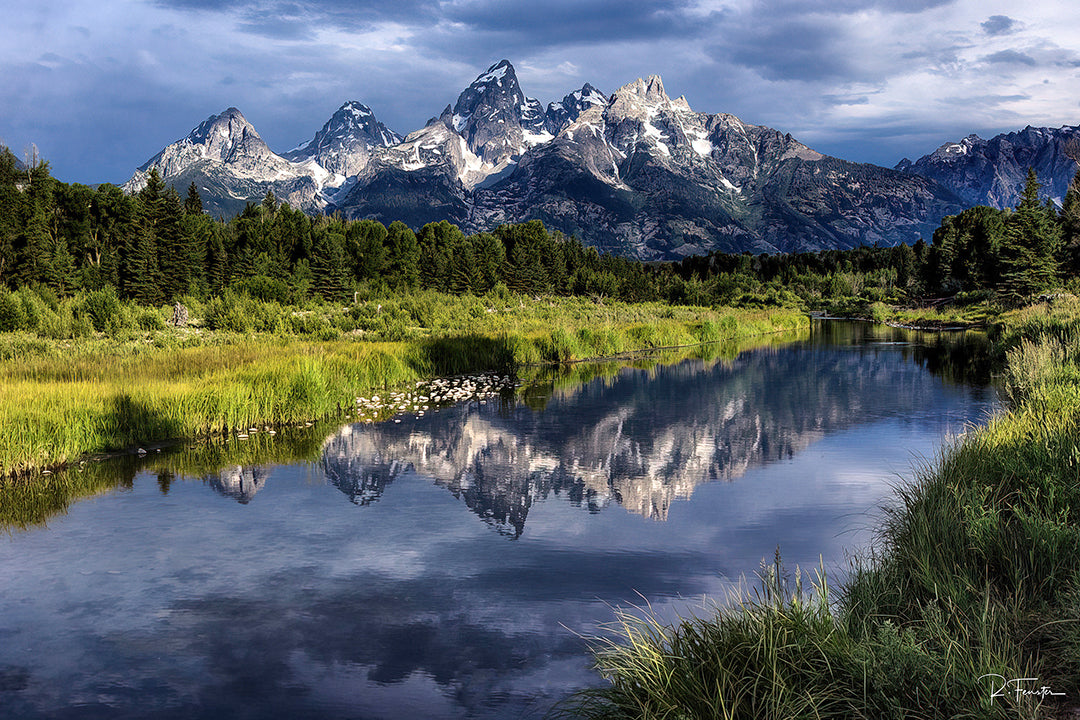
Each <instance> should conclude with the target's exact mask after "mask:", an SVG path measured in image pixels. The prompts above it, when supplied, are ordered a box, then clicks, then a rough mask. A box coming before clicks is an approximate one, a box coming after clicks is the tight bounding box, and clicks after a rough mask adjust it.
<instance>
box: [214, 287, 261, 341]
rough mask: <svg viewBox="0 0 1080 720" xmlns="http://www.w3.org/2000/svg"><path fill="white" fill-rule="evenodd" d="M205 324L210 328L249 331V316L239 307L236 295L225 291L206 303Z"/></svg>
mask: <svg viewBox="0 0 1080 720" xmlns="http://www.w3.org/2000/svg"><path fill="white" fill-rule="evenodd" d="M205 320H206V326H207V327H208V328H210V329H211V330H223V331H225V332H235V333H246V332H250V331H251V317H250V316H249V315H248V314H247V313H245V312H244V310H243V308H242V307H240V303H239V302H238V300H237V297H236V295H234V294H233V293H232V292H229V291H226V293H225V294H224V295H223V296H220V297H215V298H211V299H210V302H208V303H206V318H205Z"/></svg>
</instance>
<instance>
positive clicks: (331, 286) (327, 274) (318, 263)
mask: <svg viewBox="0 0 1080 720" xmlns="http://www.w3.org/2000/svg"><path fill="white" fill-rule="evenodd" d="M311 242H312V248H311V273H312V275H313V276H314V289H315V292H317V293H319V295H321V296H322V297H323V299H325V300H340V299H341V298H342V296H343V295H344V294H345V285H346V269H345V262H346V261H345V236H344V235H342V234H340V233H338V232H335V231H333V230H329V229H326V228H319V229H318V230H317V231H316V232H315V233H313V236H312V239H311Z"/></svg>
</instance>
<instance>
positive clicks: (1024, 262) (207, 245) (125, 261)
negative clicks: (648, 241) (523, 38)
mask: <svg viewBox="0 0 1080 720" xmlns="http://www.w3.org/2000/svg"><path fill="white" fill-rule="evenodd" d="M1078 271H1080V173H1078V174H1077V178H1076V179H1074V180H1073V183H1072V184H1071V186H1070V188H1069V191H1068V194H1067V196H1066V198H1065V201H1064V205H1063V207H1062V208H1061V209H1060V210H1059V209H1058V208H1057V207H1056V206H1055V205H1053V204H1051V203H1050V202H1049V201H1047V202H1042V201H1040V199H1039V185H1038V182H1037V181H1036V180H1035V175H1034V172H1030V173H1029V176H1028V181H1027V184H1026V187H1025V189H1024V192H1023V195H1022V197H1021V200H1020V202H1019V204H1018V206H1017V207H1016V208H1015V209H1013V210H996V209H993V208H988V207H976V208H971V209H969V210H965V211H964V212H962V213H960V214H959V215H956V216H952V217H948V218H946V219H945V220H944V221H943V222H942V225H941V227H940V228H939V229H938V230H937V231H936V232H935V233H934V236H933V242H932V244H927V243H926V242H924V241H922V240H920V241H919V242H918V243H916V244H915V245H914V246H909V245H899V246H896V247H889V248H878V247H861V248H856V249H854V250H846V251H840V250H830V251H821V252H816V253H800V254H782V255H757V256H754V255H751V254H749V253H743V254H738V255H729V254H724V253H712V254H710V255H707V256H699V257H692V258H687V259H685V260H683V261H680V262H675V263H641V262H637V261H633V260H627V259H625V258H619V257H614V256H609V255H600V254H599V253H597V251H596V250H595V249H594V248H589V247H585V246H583V245H582V244H581V242H580V241H578V240H577V239H576V238H572V237H566V236H564V235H562V234H561V233H559V232H549V231H547V230H546V229H545V228H544V226H543V224H542V223H541V222H540V221H535V220H534V221H529V222H525V223H521V224H516V225H503V226H500V227H498V228H495V229H494V230H493V231H492V232H490V233H478V234H475V235H469V236H466V235H465V234H464V233H462V232H461V231H460V230H459V229H458V228H457V227H455V226H454V225H452V224H450V223H448V222H445V221H444V222H440V223H431V224H428V225H425V226H424V227H423V228H421V229H420V230H419V231H418V232H414V231H413V230H411V229H410V228H409V227H407V226H406V225H404V224H403V223H401V222H392V223H390V225H389V226H384V225H383V224H382V223H379V222H377V221H374V220H357V221H347V220H343V219H341V218H339V217H327V216H309V215H307V214H305V213H303V212H301V211H299V210H294V209H292V208H290V207H289V206H288V205H284V204H280V203H278V202H277V201H276V199H275V198H274V196H273V194H272V193H271V192H267V195H266V197H265V198H264V199H263V201H262V203H260V204H256V203H249V204H248V206H247V207H246V208H245V210H244V211H243V212H242V213H240V214H239V215H238V216H237V217H235V218H232V219H230V220H227V221H226V220H222V219H214V218H211V217H209V216H208V215H206V214H205V213H204V212H203V208H202V201H201V198H200V196H199V192H198V189H197V188H196V187H195V185H194V184H192V185H191V186H190V187H189V188H188V191H187V195H186V197H184V198H181V196H180V194H179V193H178V192H177V191H176V190H175V189H173V188H171V187H167V186H166V184H165V183H164V182H163V181H162V179H161V177H160V176H159V175H158V173H157V171H156V170H154V171H152V172H151V173H150V176H149V178H148V181H147V184H146V187H145V188H143V189H142V190H141V191H139V192H138V193H136V194H134V195H127V194H126V193H124V192H123V191H122V190H121V189H120V188H118V187H116V186H114V185H110V184H103V185H101V186H98V187H97V188H90V187H87V186H85V185H79V184H67V183H63V182H59V181H57V180H55V179H54V178H52V177H51V176H50V174H49V168H48V164H47V163H45V162H39V163H30V164H29V165H27V166H21V165H20V164H19V163H17V162H16V159H15V157H14V155H13V154H12V153H11V152H10V151H8V150H7V149H6V148H2V149H0V286H6V287H8V288H11V289H16V288H23V287H39V288H48V289H49V290H51V291H52V292H53V293H55V294H56V295H58V296H60V297H63V296H68V295H72V294H74V293H77V292H79V291H94V290H101V289H105V288H111V289H113V290H115V291H116V293H117V296H118V297H119V298H121V299H125V300H131V301H135V302H137V303H141V304H145V305H161V304H163V303H171V302H173V301H174V300H176V299H178V298H181V297H184V296H189V295H190V296H194V297H200V298H208V297H212V296H217V295H220V294H222V293H223V292H224V291H226V290H227V289H232V290H234V291H236V292H242V293H246V294H248V295H250V296H251V297H254V298H257V299H261V300H270V301H276V302H280V303H283V304H284V303H297V302H304V301H306V300H308V299H315V298H322V299H325V300H329V301H344V300H348V299H351V297H352V292H353V291H354V290H356V289H358V288H361V287H364V288H371V287H375V288H378V287H383V288H385V289H387V290H389V291H409V290H412V289H434V290H439V291H443V292H449V293H458V294H461V293H474V294H481V293H485V292H487V291H489V290H491V289H492V288H494V287H495V286H496V285H498V284H500V283H501V284H504V285H505V286H506V287H507V288H509V289H510V290H512V291H515V292H520V293H528V294H561V295H568V294H577V295H591V296H594V297H598V298H603V297H612V298H617V299H621V300H626V301H647V300H663V301H668V302H673V303H682V304H701V305H709V304H717V303H720V304H734V305H784V304H791V303H803V304H810V305H813V304H814V303H816V302H819V301H820V302H824V301H825V300H827V299H829V298H837V297H861V296H865V297H867V298H868V299H870V300H893V301H904V300H910V299H912V298H917V297H928V296H940V295H950V294H955V293H957V292H968V291H992V292H994V293H998V294H1000V296H1002V297H1005V298H1013V299H1015V298H1022V297H1025V296H1029V295H1030V294H1032V293H1034V292H1036V291H1039V290H1042V289H1045V288H1048V287H1052V286H1054V285H1055V284H1056V283H1058V282H1060V280H1061V279H1062V278H1063V276H1069V277H1075V276H1076V275H1077V273H1078Z"/></svg>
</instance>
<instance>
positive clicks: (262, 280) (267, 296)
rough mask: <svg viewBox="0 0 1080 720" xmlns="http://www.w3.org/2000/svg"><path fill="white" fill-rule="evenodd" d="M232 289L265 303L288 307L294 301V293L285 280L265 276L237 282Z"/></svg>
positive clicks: (256, 276)
mask: <svg viewBox="0 0 1080 720" xmlns="http://www.w3.org/2000/svg"><path fill="white" fill-rule="evenodd" d="M232 289H233V290H234V291H236V292H237V293H239V294H242V295H247V296H248V297H250V298H253V299H255V300H262V301H263V302H275V303H278V304H280V305H287V304H289V303H290V302H291V301H292V291H291V290H290V289H289V286H288V285H286V284H285V282H284V281H283V280H279V279H277V278H271V277H266V276H265V275H255V276H253V277H248V278H244V279H242V280H237V281H236V282H234V283H233V284H232Z"/></svg>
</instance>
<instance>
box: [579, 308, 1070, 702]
mask: <svg viewBox="0 0 1080 720" xmlns="http://www.w3.org/2000/svg"><path fill="white" fill-rule="evenodd" d="M994 335H995V341H996V352H997V353H998V354H999V356H1000V357H1002V358H1004V359H1005V387H1006V394H1007V396H1008V399H1009V401H1010V410H1009V411H1008V412H1007V413H1004V414H1003V415H1001V416H1000V417H998V418H996V419H994V420H993V421H992V422H991V423H990V424H989V425H988V426H987V427H985V428H982V429H979V430H976V431H973V432H970V433H968V434H966V435H965V436H964V437H962V438H960V439H959V440H957V441H955V442H954V444H953V445H952V446H951V447H949V448H947V449H946V450H945V451H943V453H942V455H941V457H939V458H937V459H936V460H935V461H933V462H932V463H929V464H928V465H927V466H925V467H923V468H921V469H920V470H919V471H918V472H917V473H916V477H915V479H914V482H913V483H912V484H910V485H909V486H907V487H905V488H903V489H901V490H900V491H899V501H900V502H899V503H898V504H897V505H896V506H895V507H894V509H893V510H891V511H889V512H888V514H887V516H886V519H885V523H884V526H883V529H882V530H881V533H880V537H879V540H878V542H877V544H876V546H875V547H874V548H873V549H872V550H871V551H870V552H868V553H867V554H866V555H864V556H863V557H862V558H861V559H859V560H857V561H856V563H855V565H854V568H853V572H852V575H851V577H850V579H849V580H848V582H847V584H846V586H845V587H842V588H840V589H839V592H837V591H836V590H835V589H834V590H831V591H830V589H829V588H828V587H827V584H826V582H825V578H824V577H823V576H822V575H821V574H819V575H818V578H817V581H816V582H814V583H811V582H810V581H809V579H807V581H806V582H805V583H804V579H803V578H802V577H801V574H800V573H799V572H798V569H797V571H796V574H795V578H794V580H793V579H792V578H791V577H790V575H789V574H787V573H786V572H785V570H784V568H783V566H782V563H781V562H780V559H779V557H777V559H776V562H775V563H773V564H771V565H769V566H766V567H765V568H763V572H762V574H761V578H760V585H759V587H757V588H756V589H755V590H754V592H753V593H744V594H743V595H741V596H739V597H738V598H734V599H733V602H731V603H729V604H727V605H724V606H722V607H718V608H717V609H716V610H715V611H714V612H710V613H708V614H707V616H705V617H702V618H688V619H686V620H684V621H682V622H679V623H677V624H676V625H675V626H664V625H662V624H660V623H658V622H656V621H655V620H654V619H652V618H651V617H650V616H649V615H648V613H636V612H630V613H627V612H622V613H619V614H618V615H617V616H616V620H615V622H614V624H613V625H612V631H613V632H612V633H611V635H609V636H607V637H605V638H602V639H598V640H597V641H596V643H597V644H596V646H595V649H594V650H595V657H596V663H597V667H598V669H599V670H600V672H601V673H602V674H603V675H604V676H605V677H606V678H607V679H608V680H610V683H611V684H610V687H604V688H601V689H598V690H595V691H589V692H586V693H584V694H582V695H579V696H577V697H576V698H574V699H573V700H572V702H571V703H570V704H568V705H567V706H565V707H563V708H561V710H560V714H564V715H566V716H571V717H587V718H748V719H749V718H755V719H760V718H945V717H956V718H1018V717H1019V718H1037V717H1056V716H1058V714H1059V713H1061V712H1063V710H1064V708H1066V707H1076V706H1078V705H1080V427H1078V424H1080V423H1078V420H1080V302H1078V301H1077V300H1076V298H1062V299H1058V300H1056V301H1055V303H1054V304H1053V306H1050V305H1040V306H1035V307H1030V308H1027V309H1024V310H1020V311H1015V312H1013V313H1010V314H1006V315H1004V316H1002V317H1000V318H999V319H998V323H997V325H996V328H995V331H994ZM804 585H805V587H804ZM1018 678H1030V680H1024V681H1020V682H1016V681H1014V679H1018ZM1017 689H1020V690H1021V691H1022V692H1017ZM995 692H996V694H997V696H996V697H992V695H993V694H995ZM1049 693H1061V694H1063V695H1050V694H1049Z"/></svg>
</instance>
